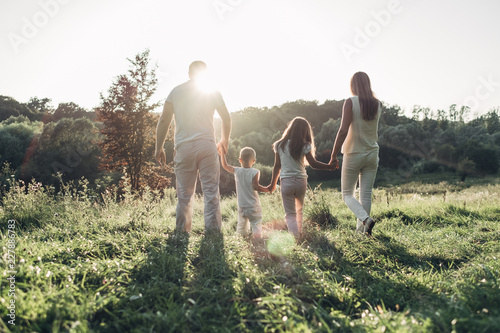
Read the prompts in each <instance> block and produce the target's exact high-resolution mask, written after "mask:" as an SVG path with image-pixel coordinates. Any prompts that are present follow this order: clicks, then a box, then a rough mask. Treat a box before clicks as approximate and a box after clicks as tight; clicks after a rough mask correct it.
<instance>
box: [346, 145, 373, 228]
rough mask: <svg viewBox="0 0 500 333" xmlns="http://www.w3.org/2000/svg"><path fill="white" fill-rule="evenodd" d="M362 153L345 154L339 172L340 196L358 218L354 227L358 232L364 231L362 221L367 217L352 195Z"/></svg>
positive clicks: (361, 160) (361, 164)
mask: <svg viewBox="0 0 500 333" xmlns="http://www.w3.org/2000/svg"><path fill="white" fill-rule="evenodd" d="M363 155H364V154H345V155H344V159H343V162H342V174H341V187H342V198H343V200H344V202H345V203H346V205H347V207H349V209H350V210H351V211H352V212H353V213H354V215H356V217H357V218H358V225H357V228H356V230H357V231H358V232H364V228H362V226H363V224H362V223H363V222H362V221H365V220H366V218H368V217H369V215H368V213H367V212H366V210H365V209H364V208H363V206H362V205H361V203H360V202H359V201H358V200H357V199H356V198H355V197H354V191H355V189H356V183H357V182H358V177H359V174H360V170H361V168H362V166H363Z"/></svg>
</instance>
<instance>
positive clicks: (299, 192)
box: [295, 178, 307, 234]
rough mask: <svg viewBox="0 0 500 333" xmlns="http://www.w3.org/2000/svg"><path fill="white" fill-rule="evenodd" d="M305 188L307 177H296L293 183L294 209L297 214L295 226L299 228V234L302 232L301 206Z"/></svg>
mask: <svg viewBox="0 0 500 333" xmlns="http://www.w3.org/2000/svg"><path fill="white" fill-rule="evenodd" d="M306 190H307V179H306V178H298V179H296V184H295V211H296V214H297V228H298V230H299V234H301V233H302V221H303V213H302V211H303V207H304V198H305V196H306Z"/></svg>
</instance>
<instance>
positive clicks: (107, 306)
mask: <svg viewBox="0 0 500 333" xmlns="http://www.w3.org/2000/svg"><path fill="white" fill-rule="evenodd" d="M48 192H50V190H47V189H44V188H43V187H42V186H40V185H39V184H30V185H26V186H25V187H24V188H23V187H22V186H21V185H17V186H13V187H12V188H11V189H10V191H9V192H8V193H7V194H6V195H5V197H4V199H3V205H2V208H1V210H0V221H1V227H0V231H1V242H2V248H3V252H2V261H1V262H0V271H1V272H2V274H3V275H2V280H1V286H2V287H1V296H0V297H1V299H0V301H1V303H2V307H1V310H0V316H1V326H0V331H3V332H9V331H13V332H64V331H71V332H87V331H102V332H282V331H290V332H316V331H317V332H336V331H354V332H365V331H366V332H372V331H374V332H401V331H407V332H451V331H456V332H499V331H500V274H499V273H500V263H499V260H498V259H499V257H500V245H499V240H500V222H499V220H500V205H499V203H500V185H499V179H492V180H491V181H490V182H489V184H485V183H484V181H480V182H477V184H475V183H474V181H468V182H467V183H465V184H464V183H448V182H442V183H440V184H426V183H409V184H401V185H398V186H395V187H387V188H379V189H376V190H375V191H374V202H373V212H372V213H373V216H374V217H375V218H376V219H377V220H378V222H379V223H378V224H377V225H376V227H375V229H374V231H373V237H365V236H361V235H358V234H356V233H355V230H354V229H355V220H354V217H353V215H352V214H351V213H350V211H348V209H347V208H346V207H345V205H344V203H343V202H342V200H341V195H340V193H339V192H338V191H337V190H333V189H325V190H321V189H318V188H317V189H310V190H309V192H308V194H307V198H306V206H305V207H306V212H305V213H306V217H307V219H308V221H307V222H306V224H305V228H304V237H303V239H302V240H301V241H300V242H299V243H295V242H294V241H293V239H292V238H291V236H290V235H289V234H288V233H287V232H286V231H284V230H282V229H283V214H284V213H283V208H282V206H281V200H280V196H279V193H278V192H275V193H274V194H272V195H261V202H262V207H263V213H264V224H265V225H264V229H265V238H266V250H264V249H263V248H261V247H254V246H253V245H252V243H251V242H250V241H249V240H248V239H244V238H242V237H239V236H236V235H235V227H236V220H237V210H236V208H237V204H236V198H235V197H227V198H224V200H223V202H222V215H223V235H220V234H204V230H203V215H202V206H203V204H202V200H200V199H199V198H198V199H197V200H196V206H195V221H194V226H193V232H192V233H191V234H190V235H184V234H175V233H174V232H173V231H174V226H175V202H176V198H175V193H174V192H173V190H168V191H166V192H165V194H164V196H163V197H162V198H160V197H159V196H155V195H153V194H151V193H146V194H144V195H143V196H142V197H141V198H134V197H133V196H132V195H130V194H126V195H125V198H124V200H122V201H120V202H116V201H115V200H114V199H113V194H108V195H104V196H98V197H95V196H92V195H91V193H89V192H88V191H87V189H86V184H85V182H81V183H80V184H79V185H78V186H76V185H75V186H66V187H65V188H64V189H63V190H62V191H61V193H59V194H58V195H56V196H54V195H53V194H50V193H48ZM9 228H10V229H9ZM9 230H11V231H10V232H9ZM9 250H11V251H13V252H10V253H11V254H12V253H15V255H16V257H15V260H14V262H12V261H11V262H9ZM11 265H13V266H11ZM11 270H14V271H16V273H15V279H14V280H12V279H11V280H7V278H8V277H10V276H11V275H12V274H11V273H9V271H11ZM13 281H14V285H13V284H12V282H13ZM12 290H14V291H13V293H14V294H15V297H13V296H12ZM12 300H15V303H12ZM10 304H15V320H14V321H12V320H13V319H12V316H11V317H9V316H8V314H9V313H11V312H10V310H9V309H8V306H10ZM9 321H10V323H9ZM12 323H15V325H12Z"/></svg>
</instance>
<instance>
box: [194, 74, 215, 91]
mask: <svg viewBox="0 0 500 333" xmlns="http://www.w3.org/2000/svg"><path fill="white" fill-rule="evenodd" d="M194 81H195V83H196V86H197V87H198V89H200V90H201V91H202V92H204V93H207V94H208V93H211V92H213V91H215V90H216V85H215V83H214V80H213V79H212V78H211V77H210V75H209V73H208V72H207V71H203V72H200V73H198V75H197V76H196V79H195V80H194Z"/></svg>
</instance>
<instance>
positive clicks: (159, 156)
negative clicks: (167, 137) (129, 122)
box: [155, 148, 167, 166]
mask: <svg viewBox="0 0 500 333" xmlns="http://www.w3.org/2000/svg"><path fill="white" fill-rule="evenodd" d="M155 156H156V160H157V161H158V163H160V165H161V166H164V165H166V164H167V157H166V155H165V149H163V148H162V149H159V150H156V152H155Z"/></svg>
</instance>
